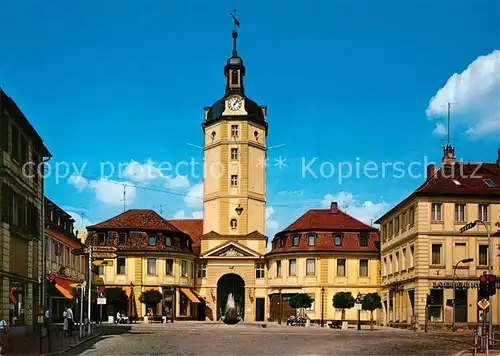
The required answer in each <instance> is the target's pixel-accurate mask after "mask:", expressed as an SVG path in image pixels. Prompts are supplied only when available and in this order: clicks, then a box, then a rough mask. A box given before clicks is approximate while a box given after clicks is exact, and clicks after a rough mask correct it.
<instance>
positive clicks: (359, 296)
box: [356, 292, 363, 330]
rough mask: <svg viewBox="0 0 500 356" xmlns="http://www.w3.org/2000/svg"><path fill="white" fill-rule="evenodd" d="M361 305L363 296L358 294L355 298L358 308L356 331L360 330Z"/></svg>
mask: <svg viewBox="0 0 500 356" xmlns="http://www.w3.org/2000/svg"><path fill="white" fill-rule="evenodd" d="M362 303H363V295H362V294H361V292H358V296H357V298H356V304H358V305H357V306H356V307H357V308H358V330H361V304H362Z"/></svg>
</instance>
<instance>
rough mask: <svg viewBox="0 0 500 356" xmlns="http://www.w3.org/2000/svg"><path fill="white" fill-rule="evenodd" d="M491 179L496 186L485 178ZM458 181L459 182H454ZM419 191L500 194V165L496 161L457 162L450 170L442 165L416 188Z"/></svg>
mask: <svg viewBox="0 0 500 356" xmlns="http://www.w3.org/2000/svg"><path fill="white" fill-rule="evenodd" d="M485 179H490V180H492V181H493V182H494V183H495V185H496V186H495V187H489V186H488V185H487V184H486V183H485V182H484V180H485ZM454 180H455V181H457V182H458V183H459V184H457V183H455V182H454ZM416 192H418V193H429V194H432V193H438V194H459V195H489V196H491V195H500V167H498V166H497V164H496V163H481V162H477V163H474V162H456V163H455V164H454V165H452V166H451V170H450V171H446V169H445V168H444V167H441V168H440V169H439V170H438V171H437V172H436V174H434V176H432V177H431V178H430V179H428V180H427V181H425V182H424V183H423V184H422V185H421V186H420V187H418V188H417V189H416Z"/></svg>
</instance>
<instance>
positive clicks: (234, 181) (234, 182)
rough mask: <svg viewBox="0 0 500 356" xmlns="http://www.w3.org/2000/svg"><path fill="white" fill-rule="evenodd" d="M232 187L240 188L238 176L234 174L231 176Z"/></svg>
mask: <svg viewBox="0 0 500 356" xmlns="http://www.w3.org/2000/svg"><path fill="white" fill-rule="evenodd" d="M231 186H232V187H237V186H238V176H237V175H235V174H233V175H232V176H231Z"/></svg>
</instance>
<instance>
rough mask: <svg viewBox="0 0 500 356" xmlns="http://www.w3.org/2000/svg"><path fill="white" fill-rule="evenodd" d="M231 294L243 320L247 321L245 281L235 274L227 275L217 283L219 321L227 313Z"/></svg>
mask: <svg viewBox="0 0 500 356" xmlns="http://www.w3.org/2000/svg"><path fill="white" fill-rule="evenodd" d="M230 294H231V295H232V298H233V299H234V303H235V306H236V308H237V309H238V311H239V314H240V317H241V319H242V320H245V281H244V280H243V278H241V276H239V275H237V274H235V273H227V274H225V275H223V276H222V277H221V278H220V279H219V281H218V282H217V320H219V319H220V318H221V317H222V316H223V315H224V314H225V313H226V307H227V302H228V297H229V295H230Z"/></svg>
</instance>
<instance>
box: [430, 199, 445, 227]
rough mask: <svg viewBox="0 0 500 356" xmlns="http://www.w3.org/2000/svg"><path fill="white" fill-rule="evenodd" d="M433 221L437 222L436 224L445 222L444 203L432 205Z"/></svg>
mask: <svg viewBox="0 0 500 356" xmlns="http://www.w3.org/2000/svg"><path fill="white" fill-rule="evenodd" d="M438 215H439V216H438ZM431 220H432V221H436V222H441V221H443V204H442V203H431Z"/></svg>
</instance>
